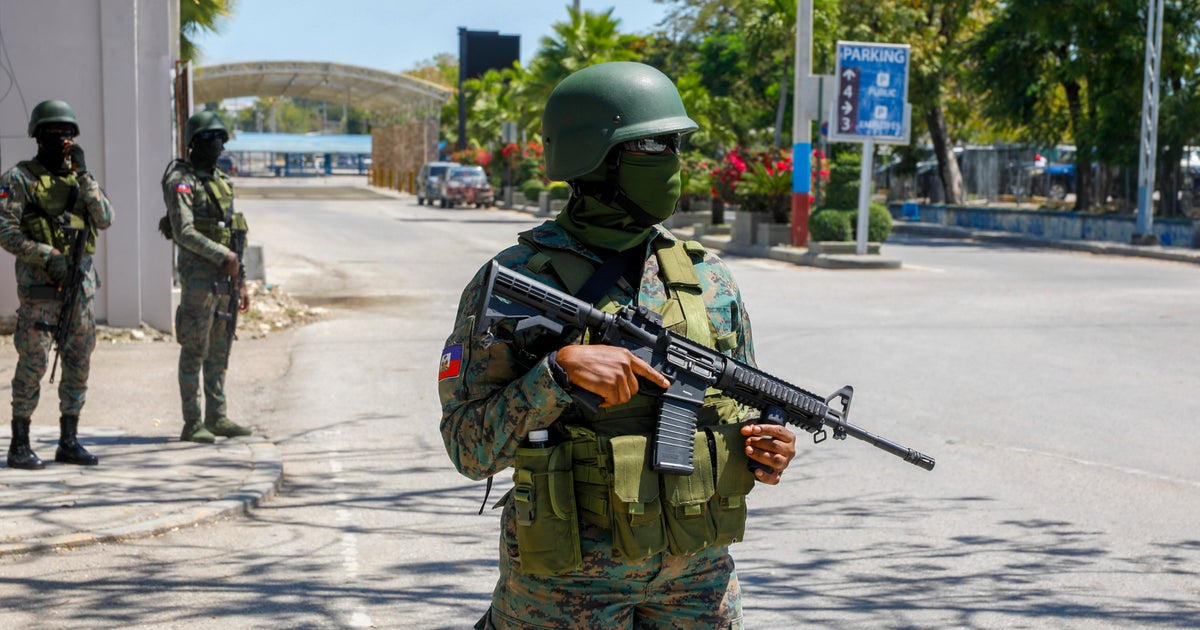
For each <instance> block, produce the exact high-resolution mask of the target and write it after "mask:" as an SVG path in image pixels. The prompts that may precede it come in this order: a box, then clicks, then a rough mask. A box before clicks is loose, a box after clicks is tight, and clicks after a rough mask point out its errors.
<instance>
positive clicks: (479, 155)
mask: <svg viewBox="0 0 1200 630" xmlns="http://www.w3.org/2000/svg"><path fill="white" fill-rule="evenodd" d="M450 159H451V160H453V161H455V162H458V163H459V164H478V165H479V166H487V165H488V164H489V163H491V161H492V153H491V152H490V151H488V150H487V149H480V148H466V149H463V150H462V151H455V152H454V153H451V154H450Z"/></svg>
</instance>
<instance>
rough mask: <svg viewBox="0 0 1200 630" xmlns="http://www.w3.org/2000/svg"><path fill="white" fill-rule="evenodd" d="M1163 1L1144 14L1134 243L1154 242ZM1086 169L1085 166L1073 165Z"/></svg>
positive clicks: (1156, 0)
mask: <svg viewBox="0 0 1200 630" xmlns="http://www.w3.org/2000/svg"><path fill="white" fill-rule="evenodd" d="M1162 19H1163V0H1149V7H1148V9H1147V13H1146V71H1145V75H1144V77H1143V81H1142V142H1141V147H1140V148H1141V155H1140V156H1139V159H1138V214H1137V227H1136V229H1135V230H1134V234H1133V243H1134V244H1135V245H1157V244H1158V238H1157V237H1155V236H1154V231H1153V229H1154V174H1155V173H1154V168H1155V164H1156V160H1155V158H1156V153H1157V151H1158V86H1159V80H1158V71H1159V67H1160V62H1161V57H1162V55H1161V52H1162ZM1076 168H1086V165H1080V166H1076Z"/></svg>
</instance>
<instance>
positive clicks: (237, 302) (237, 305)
mask: <svg viewBox="0 0 1200 630" xmlns="http://www.w3.org/2000/svg"><path fill="white" fill-rule="evenodd" d="M230 216H233V213H232V212H230ZM229 223H230V229H229V249H231V250H233V253H235V254H237V258H238V270H237V273H236V274H234V275H232V276H229V277H228V278H227V279H226V281H225V282H215V283H213V284H214V285H215V288H216V292H217V293H221V292H222V291H224V292H227V293H228V294H229V304H228V306H226V309H228V310H225V311H221V310H218V311H217V319H220V320H223V321H224V322H225V326H226V329H225V333H226V336H227V337H226V343H225V346H226V347H231V346H233V340H234V339H236V338H237V320H238V311H239V310H240V309H241V306H242V283H243V282H245V281H246V265H244V264H242V256H244V255H245V253H246V230H239V229H237V228H234V227H232V225H233V220H232V219H230V221H229Z"/></svg>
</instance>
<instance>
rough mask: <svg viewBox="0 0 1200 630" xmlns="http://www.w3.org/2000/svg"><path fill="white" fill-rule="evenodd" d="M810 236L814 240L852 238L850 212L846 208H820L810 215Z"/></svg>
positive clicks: (843, 239)
mask: <svg viewBox="0 0 1200 630" xmlns="http://www.w3.org/2000/svg"><path fill="white" fill-rule="evenodd" d="M808 234H809V238H810V239H811V240H814V241H849V240H851V238H852V237H851V234H853V232H852V231H851V230H850V213H849V212H847V211H845V210H818V211H816V212H814V213H813V214H811V215H810V216H809V217H808Z"/></svg>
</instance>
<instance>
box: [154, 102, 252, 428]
mask: <svg viewBox="0 0 1200 630" xmlns="http://www.w3.org/2000/svg"><path fill="white" fill-rule="evenodd" d="M184 139H185V141H186V142H187V145H188V159H187V160H175V161H174V162H172V163H171V164H170V165H169V166H168V167H167V171H166V173H164V174H163V180H162V184H163V198H164V200H165V201H166V204H167V218H166V219H165V220H164V223H162V224H160V226H159V227H160V229H162V230H163V231H164V235H167V234H169V235H170V238H172V240H174V241H175V244H176V245H178V246H179V256H178V260H177V264H178V268H179V282H180V284H181V285H182V295H181V296H180V303H179V308H178V309H177V310H176V311H175V335H176V337H177V339H178V340H179V345H180V352H179V394H180V396H181V398H182V399H183V432H182V433H181V434H180V436H179V439H180V440H183V441H187V442H199V443H203V444H211V443H213V442H214V441H215V440H216V436H226V437H236V436H242V435H250V429H248V428H246V427H243V426H241V425H238V424H237V423H235V422H233V421H232V420H230V419H229V418H228V416H227V415H226V402H225V372H226V369H227V368H228V366H229V350H230V341H231V340H232V338H233V335H231V334H230V331H229V329H228V326H229V325H230V324H231V320H230V318H229V317H228V314H230V312H231V309H234V308H236V309H238V310H240V311H243V312H244V311H246V310H247V309H248V308H249V306H250V299H249V296H248V295H247V293H246V285H245V283H244V282H242V279H241V276H242V274H241V260H240V259H239V258H238V254H237V253H236V252H234V251H233V249H231V246H232V242H233V230H241V231H242V234H244V233H245V230H246V223H245V219H244V218H243V217H242V215H241V213H236V212H234V211H233V183H232V182H231V181H230V179H229V177H228V176H227V175H226V174H225V173H223V172H221V170H220V169H219V168H217V158H218V157H220V155H221V151H222V150H224V147H225V142H227V141H228V140H229V132H228V131H227V130H226V129H225V124H224V123H223V122H221V118H220V117H219V116H217V115H216V114H214V113H212V112H199V113H197V114H194V115H193V116H192V117H190V118H188V120H187V123H186V125H185V127H184ZM168 222H169V226H168V225H167V223H168ZM230 283H238V284H239V285H240V289H239V299H238V303H237V304H231V303H230V301H231V300H230V295H229V287H230ZM221 314H226V315H227V316H226V317H221V316H220V315H221ZM202 372H203V383H204V409H203V412H202V410H201V407H200V386H201V385H200V384H201V373H202Z"/></svg>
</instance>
